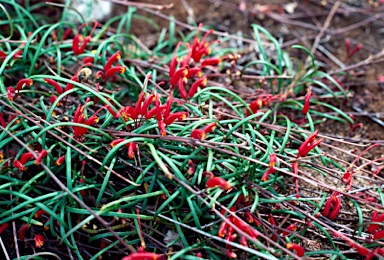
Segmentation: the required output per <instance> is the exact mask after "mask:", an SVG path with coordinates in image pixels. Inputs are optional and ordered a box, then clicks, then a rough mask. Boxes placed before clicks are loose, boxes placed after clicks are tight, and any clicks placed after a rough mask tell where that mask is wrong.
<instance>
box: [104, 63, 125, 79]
mask: <svg viewBox="0 0 384 260" xmlns="http://www.w3.org/2000/svg"><path fill="white" fill-rule="evenodd" d="M126 69H127V68H126V67H124V66H115V67H113V68H110V69H109V70H107V71H106V72H105V77H104V79H105V80H107V79H109V78H110V77H112V76H113V75H114V74H116V73H119V74H123V73H125V70H126Z"/></svg>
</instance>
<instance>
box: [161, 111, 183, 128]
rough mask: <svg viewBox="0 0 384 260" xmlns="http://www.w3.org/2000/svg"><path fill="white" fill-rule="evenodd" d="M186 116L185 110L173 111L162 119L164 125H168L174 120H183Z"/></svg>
mask: <svg viewBox="0 0 384 260" xmlns="http://www.w3.org/2000/svg"><path fill="white" fill-rule="evenodd" d="M187 117H188V113H187V112H176V113H173V114H170V115H169V116H168V117H167V118H165V119H164V123H165V124H166V125H170V124H172V123H173V122H175V121H176V120H179V121H181V120H184V119H186V118H187Z"/></svg>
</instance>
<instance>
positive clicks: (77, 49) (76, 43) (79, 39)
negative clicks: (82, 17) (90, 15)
mask: <svg viewBox="0 0 384 260" xmlns="http://www.w3.org/2000/svg"><path fill="white" fill-rule="evenodd" d="M85 25H86V24H82V25H80V26H79V27H78V28H77V31H78V33H77V34H76V36H75V37H74V38H73V41H72V50H73V52H74V53H75V54H82V53H84V51H85V48H86V47H87V44H88V43H89V42H90V41H91V35H92V34H93V32H94V31H95V30H96V27H97V25H98V23H97V22H95V25H94V26H93V29H92V31H91V32H90V34H89V35H88V36H87V37H85V38H84V37H83V36H82V35H81V34H80V33H79V31H80V29H81V28H82V27H84V26H85Z"/></svg>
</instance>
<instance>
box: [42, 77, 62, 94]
mask: <svg viewBox="0 0 384 260" xmlns="http://www.w3.org/2000/svg"><path fill="white" fill-rule="evenodd" d="M44 81H45V82H46V83H47V84H49V85H51V86H53V87H54V88H55V89H56V92H57V94H58V95H61V94H63V88H62V87H61V86H60V84H59V83H57V82H56V81H55V80H53V79H44Z"/></svg>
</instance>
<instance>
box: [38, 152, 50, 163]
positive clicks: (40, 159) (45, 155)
mask: <svg viewBox="0 0 384 260" xmlns="http://www.w3.org/2000/svg"><path fill="white" fill-rule="evenodd" d="M47 155H48V151H47V150H42V151H41V152H40V153H39V154H38V155H37V158H36V160H35V164H36V165H39V164H40V163H41V161H42V160H43V158H44V157H47Z"/></svg>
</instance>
